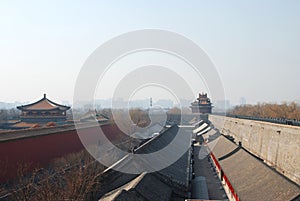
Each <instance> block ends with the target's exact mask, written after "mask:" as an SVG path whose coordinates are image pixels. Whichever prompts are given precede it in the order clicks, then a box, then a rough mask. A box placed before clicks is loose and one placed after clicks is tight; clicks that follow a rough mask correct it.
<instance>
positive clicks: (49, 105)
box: [17, 94, 70, 110]
mask: <svg viewBox="0 0 300 201" xmlns="http://www.w3.org/2000/svg"><path fill="white" fill-rule="evenodd" d="M17 109H19V110H57V109H59V110H68V109H70V107H69V106H65V105H60V104H58V103H55V102H53V101H51V100H49V99H48V98H47V97H46V94H44V97H43V98H42V99H40V100H38V101H36V102H34V103H31V104H28V105H21V106H17Z"/></svg>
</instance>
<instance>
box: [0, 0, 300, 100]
mask: <svg viewBox="0 0 300 201" xmlns="http://www.w3.org/2000/svg"><path fill="white" fill-rule="evenodd" d="M299 19H300V1H297V0H295V1H275V0H271V1H253V0H251V1H198V0H197V1H174V0H170V1H161V0H157V1H141V0H139V1H133V0H130V1H129V0H128V1H73V0H72V1H71V0H70V1H40V0H38V1H9V0H7V1H0V55H1V57H0V58H1V59H0V67H1V74H0V86H1V88H0V89H1V90H0V101H6V102H14V101H32V100H37V99H38V98H41V97H42V94H43V93H47V94H48V95H49V97H50V98H52V99H54V100H61V101H64V100H68V101H72V97H73V90H74V84H75V81H76V77H77V75H78V73H79V71H80V68H81V66H82V65H83V63H84V61H85V60H86V59H87V57H88V56H89V55H90V54H91V53H92V52H93V51H94V50H95V49H96V48H97V47H98V46H100V45H101V44H102V43H104V42H105V41H107V40H109V39H111V38H112V37H115V36H117V35H120V34H122V33H125V32H129V31H133V30H138V29H145V28H155V29H165V30H170V31H174V32H177V33H179V34H182V35H184V36H186V37H188V38H190V39H191V40H193V41H194V42H196V43H197V44H198V45H199V46H200V47H201V48H203V49H204V50H205V51H206V52H207V54H208V55H209V56H210V58H211V60H212V61H213V62H214V63H215V65H216V67H217V69H218V71H219V73H220V76H221V78H222V80H223V84H224V87H225V91H226V97H227V99H230V100H231V101H232V102H238V100H239V99H240V97H245V98H246V100H247V102H249V103H255V102H258V101H259V102H265V101H267V102H270V101H277V102H281V101H293V100H300V87H299V86H300V55H299V53H300V20H299ZM112 82H113V80H112ZM107 90H109V89H107ZM200 91H203V89H202V88H201V87H199V92H200ZM103 98H106V97H105V95H104V96H103Z"/></svg>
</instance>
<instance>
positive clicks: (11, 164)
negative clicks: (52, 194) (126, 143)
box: [0, 124, 121, 182]
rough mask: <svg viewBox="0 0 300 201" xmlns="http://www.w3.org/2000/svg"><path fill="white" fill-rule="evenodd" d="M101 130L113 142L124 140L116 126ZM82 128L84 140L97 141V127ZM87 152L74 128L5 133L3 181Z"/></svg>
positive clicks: (0, 152)
mask: <svg viewBox="0 0 300 201" xmlns="http://www.w3.org/2000/svg"><path fill="white" fill-rule="evenodd" d="M101 128H102V130H103V132H104V133H108V134H109V136H108V138H109V139H110V140H112V141H114V140H116V139H117V138H119V137H120V133H121V132H120V130H119V129H118V127H117V126H115V125H111V124H107V125H102V126H101ZM81 129H82V130H83V135H84V137H86V138H88V139H90V141H91V142H93V141H94V139H95V136H96V135H97V130H96V129H97V127H96V126H86V127H84V128H81ZM94 143H99V142H94ZM83 149H84V146H83V145H82V143H81V141H80V139H79V136H78V134H77V132H76V129H75V127H74V125H73V126H67V127H56V128H42V129H28V130H21V131H13V132H7V133H1V134H0V169H1V171H0V182H3V181H7V180H10V179H13V178H15V177H16V176H17V174H18V171H20V170H21V169H22V168H24V166H29V169H28V171H30V170H33V169H34V168H36V167H45V166H46V165H48V164H49V163H51V162H52V161H53V160H54V159H56V158H59V157H62V156H64V155H66V154H70V153H74V152H79V151H81V150H83Z"/></svg>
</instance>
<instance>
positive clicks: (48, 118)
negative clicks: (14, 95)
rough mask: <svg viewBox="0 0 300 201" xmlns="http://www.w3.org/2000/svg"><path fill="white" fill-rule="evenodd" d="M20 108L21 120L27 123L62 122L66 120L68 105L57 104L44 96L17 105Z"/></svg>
mask: <svg viewBox="0 0 300 201" xmlns="http://www.w3.org/2000/svg"><path fill="white" fill-rule="evenodd" d="M17 109H19V110H21V116H20V118H21V121H22V122H28V123H46V122H62V121H66V120H67V116H66V112H67V110H69V109H70V107H69V106H65V105H60V104H57V103H55V102H53V101H51V100H49V99H47V97H46V94H44V97H43V98H42V99H41V100H39V101H37V102H34V103H31V104H28V105H21V106H17Z"/></svg>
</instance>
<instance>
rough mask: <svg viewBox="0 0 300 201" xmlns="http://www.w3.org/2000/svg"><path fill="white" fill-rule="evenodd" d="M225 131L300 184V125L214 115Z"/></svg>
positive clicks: (220, 129) (214, 118)
mask: <svg viewBox="0 0 300 201" xmlns="http://www.w3.org/2000/svg"><path fill="white" fill-rule="evenodd" d="M209 120H210V121H211V122H212V124H213V125H214V127H215V128H217V129H219V131H220V132H221V133H222V134H224V135H230V136H233V137H234V139H235V142H236V143H238V142H241V143H242V146H243V147H244V148H246V149H247V150H248V151H249V152H251V153H252V154H254V155H256V156H258V157H259V158H261V159H263V160H264V162H265V163H267V164H268V165H269V166H271V167H273V168H275V169H276V170H277V171H278V172H280V173H281V174H283V175H285V176H286V177H288V178H289V179H291V180H292V181H294V182H296V183H298V184H300V160H299V158H300V127H295V126H288V125H281V124H273V123H268V122H260V121H252V120H245V119H237V118H230V117H224V116H217V115H210V116H209Z"/></svg>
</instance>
